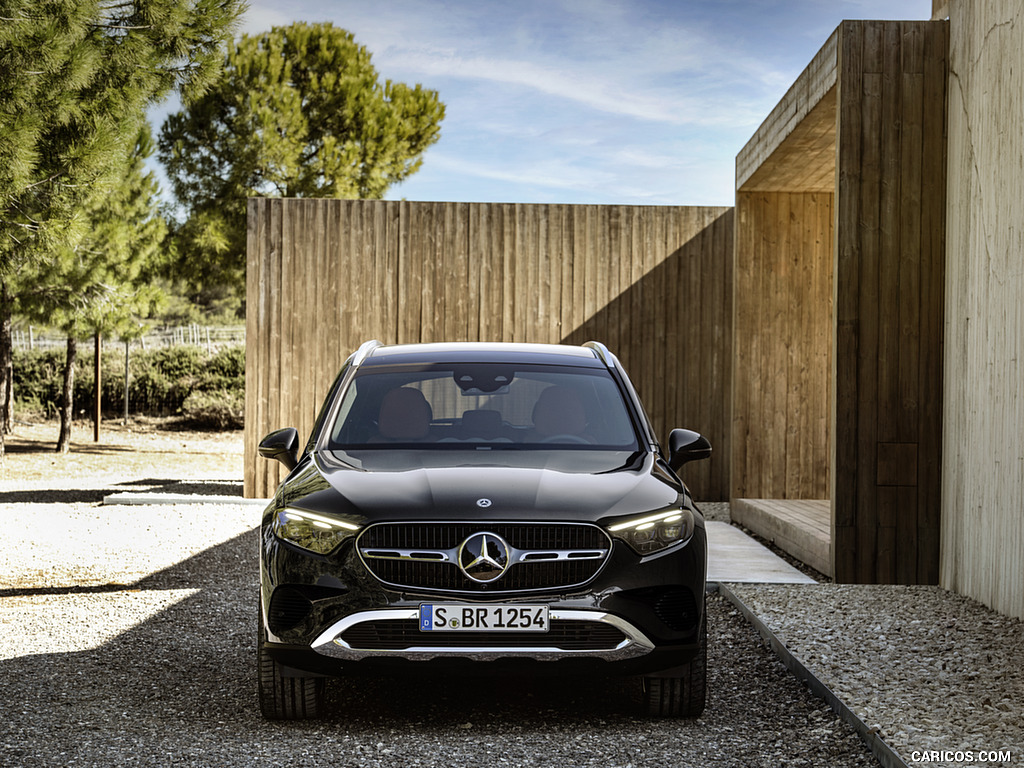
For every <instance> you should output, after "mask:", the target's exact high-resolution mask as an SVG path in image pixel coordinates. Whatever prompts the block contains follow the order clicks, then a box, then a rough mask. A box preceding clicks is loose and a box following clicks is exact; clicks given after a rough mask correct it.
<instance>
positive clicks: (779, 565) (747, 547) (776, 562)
mask: <svg viewBox="0 0 1024 768" xmlns="http://www.w3.org/2000/svg"><path fill="white" fill-rule="evenodd" d="M705 525H706V526H707V532H708V583H716V584H717V583H722V582H726V583H730V582H731V583H746V584H815V583H817V582H815V580H814V579H812V578H811V577H810V576H807V575H805V574H803V573H801V572H800V571H798V570H797V569H796V568H794V567H793V566H791V565H790V564H789V563H787V562H786V561H785V560H783V559H782V558H781V557H779V556H778V555H776V554H775V553H774V552H772V551H771V550H770V549H768V548H767V547H765V546H764V545H762V544H759V543H758V542H756V541H754V539H752V538H750V537H749V536H748V535H747V534H745V533H744V532H743V531H741V530H740V529H739V528H735V527H733V526H731V525H729V524H728V523H722V522H717V521H713V520H709V521H708V522H707V523H706V524H705Z"/></svg>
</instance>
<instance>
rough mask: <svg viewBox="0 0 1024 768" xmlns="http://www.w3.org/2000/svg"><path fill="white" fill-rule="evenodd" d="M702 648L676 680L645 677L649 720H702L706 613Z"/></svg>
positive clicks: (701, 641) (706, 656)
mask: <svg viewBox="0 0 1024 768" xmlns="http://www.w3.org/2000/svg"><path fill="white" fill-rule="evenodd" d="M699 643H700V649H699V650H698V651H697V655H696V656H694V657H693V658H692V659H691V660H690V661H689V663H687V664H685V665H683V666H682V667H680V668H679V669H678V670H676V672H678V673H679V674H678V676H674V677H645V678H643V694H644V707H645V708H646V710H647V714H648V715H649V716H650V717H700V715H701V713H703V712H704V706H705V703H706V701H707V677H708V624H707V610H706V609H705V613H704V616H703V617H702V618H701V622H700V630H699Z"/></svg>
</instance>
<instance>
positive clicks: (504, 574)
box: [357, 522, 611, 594]
mask: <svg viewBox="0 0 1024 768" xmlns="http://www.w3.org/2000/svg"><path fill="white" fill-rule="evenodd" d="M357 546H358V549H359V555H360V557H361V558H362V560H363V562H364V563H365V564H366V567H367V568H368V569H369V571H370V572H371V573H372V574H373V575H374V576H375V577H377V578H378V579H380V580H381V581H382V582H384V583H385V584H388V585H391V586H395V587H401V588H404V589H413V590H429V591H432V592H470V593H472V592H476V593H479V592H486V593H488V594H495V593H502V592H524V591H540V590H552V589H565V588H570V587H577V586H580V585H583V584H586V583H587V582H588V581H590V580H591V579H593V578H594V577H595V576H596V575H597V574H598V572H599V571H600V570H601V568H602V567H603V566H604V564H605V561H606V560H607V559H608V555H609V553H610V552H611V539H609V537H608V535H607V534H606V533H605V532H604V531H603V530H601V528H599V527H598V526H596V525H591V524H586V523H555V524H551V523H497V522H476V523H463V522H443V523H440V522H439V523H378V524H376V525H371V526H370V527H369V528H367V529H366V530H365V531H364V532H363V533H362V534H361V535H360V536H359V539H358V541H357Z"/></svg>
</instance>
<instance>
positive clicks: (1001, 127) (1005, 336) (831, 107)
mask: <svg viewBox="0 0 1024 768" xmlns="http://www.w3.org/2000/svg"><path fill="white" fill-rule="evenodd" d="M935 8H936V13H935V17H936V18H935V20H933V21H915V22H863V21H846V22H843V23H842V25H840V27H839V28H838V29H837V30H836V31H835V33H834V34H833V35H832V36H831V37H830V38H829V40H828V41H827V42H826V44H825V45H824V46H823V47H822V49H821V50H820V51H819V53H818V54H817V55H816V56H815V58H814V60H813V61H812V62H811V63H810V65H809V66H808V67H807V69H806V70H805V71H804V72H803V73H802V74H801V76H800V77H799V78H798V80H797V81H796V83H795V84H794V85H793V87H792V88H790V90H789V92H788V93H787V94H786V96H785V97H784V98H783V99H782V101H780V102H779V104H778V105H777V106H776V108H775V109H774V110H773V111H772V112H771V114H770V115H769V116H768V118H767V119H766V120H765V122H764V123H763V124H762V125H761V127H760V128H759V129H758V131H757V132H756V133H755V135H754V137H753V138H752V139H751V140H750V142H749V143H748V144H747V145H746V146H745V147H744V148H743V150H742V151H741V152H740V154H739V155H738V157H737V161H736V214H735V221H736V253H735V259H736V261H735V276H736V292H735V300H734V308H735V324H734V339H735V353H734V370H733V381H734V397H733V434H732V446H733V455H732V462H731V467H730V482H731V489H732V490H731V497H732V499H733V502H734V504H733V514H734V517H739V519H741V520H742V521H743V522H746V523H748V524H751V525H761V526H764V532H765V533H766V535H773V536H774V535H776V534H778V536H779V537H781V538H783V539H784V538H785V537H786V536H791V537H792V538H793V539H794V541H786V542H785V543H786V545H787V546H789V545H792V546H793V548H794V551H797V550H800V549H801V548H802V547H804V548H806V549H807V551H808V553H810V555H811V556H813V554H814V553H813V552H811V550H814V549H815V548H816V547H817V548H818V549H819V550H820V546H819V545H822V544H823V545H824V547H825V553H826V556H825V557H824V558H823V561H822V562H823V565H822V566H821V567H822V568H823V569H824V568H827V569H830V571H831V573H832V574H833V575H834V577H835V578H836V579H837V580H838V581H847V582H860V583H872V582H881V583H924V584H935V583H940V584H942V585H943V586H946V587H948V588H950V589H954V590H956V591H958V592H961V593H963V594H966V595H968V596H970V597H973V598H976V599H978V600H980V601H981V602H983V603H985V604H987V605H989V606H991V607H993V608H996V609H997V610H999V611H1002V612H1004V613H1008V614H1010V615H1014V616H1022V617H1024V369H1022V366H1021V360H1022V359H1024V308H1022V307H1024V235H1022V234H1021V233H1022V227H1021V222H1022V221H1024V195H1022V194H1021V190H1022V189H1024V74H1022V73H1024V25H1022V24H1021V23H1020V22H1021V18H1020V16H1021V6H1020V3H1019V2H1016V1H1015V0H978V1H977V2H967V1H966V0H951V1H950V2H946V1H945V0H943V1H942V2H936V3H935ZM946 16H948V20H947V19H946ZM796 502H799V503H796ZM814 505H817V506H814ZM815 509H818V510H821V516H822V517H824V518H825V522H826V523H827V526H826V527H825V533H824V534H820V532H819V535H817V536H814V535H812V534H813V533H814V531H813V530H812V529H813V528H814V524H813V522H814V521H813V520H811V518H813V516H814V514H813V510H815ZM787 518H788V520H787ZM794 523H795V525H794ZM794 528H795V529H796V530H797V534H791V533H789V532H790V531H791V530H793V529H794ZM798 534H799V535H798ZM801 537H802V538H801ZM795 539H800V540H799V541H796V540H795ZM820 554H821V552H820V551H819V552H818V555H820ZM801 556H805V555H801Z"/></svg>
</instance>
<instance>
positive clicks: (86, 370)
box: [14, 345, 245, 429]
mask: <svg viewBox="0 0 1024 768" xmlns="http://www.w3.org/2000/svg"><path fill="white" fill-rule="evenodd" d="M65 355H66V352H65V350H63V349H46V350H32V351H26V350H15V352H14V399H15V408H16V409H17V410H18V411H19V412H22V413H32V414H44V415H53V414H55V413H56V412H57V407H58V405H59V403H60V397H61V387H62V384H63V376H64V359H65ZM94 381H95V374H94V370H93V356H92V350H91V349H89V350H88V351H84V350H83V349H82V348H80V349H79V355H78V361H77V363H76V365H75V385H74V412H75V416H76V417H78V416H79V415H86V414H91V413H92V412H93V409H94V408H95V405H94V399H93V382H94ZM101 388H102V395H101V407H102V410H103V412H104V414H105V415H119V414H122V413H124V348H123V347H122V348H118V347H117V346H114V345H111V346H110V347H108V348H107V349H105V350H104V352H103V361H102V377H101ZM244 400H245V348H244V347H243V346H233V347H226V348H224V349H222V350H220V351H219V352H216V353H212V354H211V353H209V352H206V351H205V350H203V349H201V348H199V347H191V346H177V347H161V348H159V349H151V350H134V349H133V350H131V351H130V354H129V356H128V411H129V413H131V414H133V415H142V416H182V417H184V418H185V420H186V421H187V422H189V423H190V425H192V426H197V427H206V428H210V429H236V428H239V427H241V426H242V413H243V411H244V406H243V404H244Z"/></svg>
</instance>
